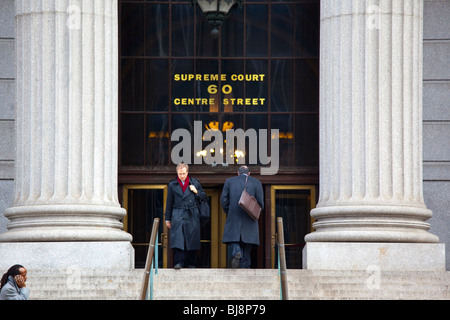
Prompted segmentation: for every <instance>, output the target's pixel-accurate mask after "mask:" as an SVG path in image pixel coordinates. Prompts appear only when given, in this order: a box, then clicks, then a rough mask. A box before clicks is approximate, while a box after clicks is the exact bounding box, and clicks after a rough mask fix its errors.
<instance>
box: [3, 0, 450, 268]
mask: <svg viewBox="0 0 450 320" xmlns="http://www.w3.org/2000/svg"><path fill="white" fill-rule="evenodd" d="M0 5H1V6H2V8H1V10H0V12H1V13H0V21H3V22H4V23H2V29H1V30H0V44H1V47H0V50H1V51H0V52H2V53H3V54H2V59H1V62H0V63H1V65H2V68H1V70H2V71H0V72H1V73H2V74H0V84H1V86H0V92H1V93H2V97H3V99H1V104H0V106H1V110H2V112H1V114H2V116H1V117H2V118H1V119H0V130H2V132H3V133H4V134H2V139H1V142H0V147H1V149H0V152H1V153H0V179H1V180H0V190H2V192H1V198H0V204H1V205H0V210H1V212H2V213H4V215H3V216H2V220H1V221H2V222H1V225H0V227H1V229H0V231H1V232H2V234H1V235H0V240H1V241H2V242H1V243H0V250H2V252H3V253H4V255H5V256H7V257H8V259H5V260H4V261H5V264H9V263H10V262H12V261H13V260H14V259H17V258H21V259H23V260H25V261H26V262H23V263H24V264H26V263H28V264H30V265H35V266H37V267H42V268H45V267H50V266H62V267H64V266H65V267H67V266H72V265H81V266H86V267H89V266H97V267H98V266H106V265H108V266H111V265H116V266H119V267H133V266H135V267H142V266H143V263H144V261H145V254H146V251H147V246H148V239H149V236H150V234H149V233H150V230H151V223H152V221H153V219H154V218H155V217H158V218H162V219H163V218H164V216H163V212H164V204H165V197H166V192H167V183H168V181H170V180H171V179H173V178H174V177H175V171H174V168H175V165H174V162H176V161H174V159H175V158H176V159H180V158H181V159H183V160H184V161H185V162H188V163H190V164H191V175H192V176H194V177H196V178H199V180H200V181H201V183H202V185H203V187H204V188H205V190H206V191H207V194H208V197H209V200H210V206H211V213H212V215H211V221H210V223H209V224H208V225H207V226H206V227H205V228H203V230H202V250H201V251H200V252H199V256H198V265H199V266H200V267H226V266H227V262H228V254H227V251H226V247H225V246H224V245H223V244H222V243H221V232H222V231H223V225H224V221H225V214H224V213H223V211H222V209H221V207H220V204H219V198H220V192H221V188H222V186H223V183H224V181H225V179H226V178H227V177H231V176H233V175H235V174H236V171H237V168H238V166H239V165H240V164H241V163H245V164H249V165H250V168H251V170H252V175H253V176H256V177H257V178H258V179H260V180H261V181H262V183H263V186H264V193H265V210H264V212H263V214H262V218H261V219H260V221H259V226H260V235H261V239H262V241H261V245H260V246H259V247H258V249H257V250H254V252H253V265H252V267H255V268H271V267H274V266H275V265H276V263H277V262H276V256H277V252H276V248H275V246H274V241H275V239H276V228H275V219H276V217H278V216H282V217H283V219H284V222H285V237H286V242H287V244H288V245H287V259H288V261H287V262H288V267H289V268H301V267H302V266H306V267H308V268H319V269H333V268H338V269H339V268H352V266H353V267H354V266H357V268H361V269H365V268H367V267H368V266H370V265H379V266H380V267H381V268H394V269H400V270H409V269H419V270H440V269H442V268H445V256H446V254H445V250H446V249H445V248H446V247H448V245H447V244H448V241H450V238H449V237H450V236H449V235H448V233H447V229H448V224H449V223H450V222H449V221H450V220H449V219H448V213H447V211H448V208H449V207H450V203H449V202H448V199H447V198H448V197H447V194H448V192H449V191H450V167H449V165H448V161H449V159H450V154H448V152H447V149H448V148H445V147H444V146H445V145H446V144H447V142H450V135H449V132H450V130H449V121H450V118H449V116H450V113H449V112H448V110H450V109H449V107H450V106H449V105H448V104H449V101H450V100H449V99H448V98H449V94H450V84H449V81H450V80H449V79H450V74H449V70H450V68H449V65H448V64H449V61H450V59H449V52H450V50H449V41H448V38H449V35H450V29H449V27H448V23H446V21H447V20H448V17H449V16H450V2H448V1H419V0H396V1H393V2H390V1H389V2H386V1H356V2H355V1H340V2H339V3H337V2H334V1H294V0H292V1H288V0H286V1H268V0H265V1H246V2H245V3H244V6H243V8H240V9H236V10H234V11H233V12H232V14H231V15H230V17H228V18H227V19H226V20H225V22H224V24H223V26H222V28H221V30H220V31H221V32H220V35H219V37H218V39H214V38H213V37H211V35H210V29H209V26H208V24H207V22H206V20H205V17H204V16H203V14H202V13H201V11H200V9H199V8H197V7H196V6H195V7H193V6H191V5H190V3H189V2H188V1H171V0H165V1H147V2H144V1H125V0H123V1H118V2H116V1H110V0H104V1H95V2H92V3H90V2H89V3H87V2H81V1H68V2H67V3H66V2H65V1H25V0H22V1H17V0H16V1H13V0H6V1H2V2H1V4H0ZM14 17H15V19H14ZM422 30H423V33H422ZM422 87H423V94H422ZM422 105H423V113H422ZM177 129H184V130H185V131H182V132H188V133H189V134H190V135H192V136H193V138H192V140H191V141H189V142H190V143H188V144H186V147H185V148H180V146H184V144H183V143H184V142H185V141H184V140H181V138H180V137H178V136H175V135H174V131H176V130H177ZM239 129H242V132H243V133H244V134H245V135H246V136H247V137H244V139H243V142H244V143H243V144H241V145H240V144H239V138H238V139H237V140H236V144H235V145H233V146H231V147H230V148H229V147H228V143H230V141H229V140H230V139H228V141H227V139H226V137H227V136H226V133H227V130H228V131H230V130H234V132H240V131H238V130H239ZM208 134H210V135H213V136H214V137H215V139H216V140H214V142H215V143H217V139H218V138H221V139H222V141H221V142H222V143H221V144H213V140H212V139H211V137H209V138H208ZM196 137H200V140H198V139H196ZM189 140H190V139H189ZM231 140H234V138H233V139H231ZM422 141H423V146H422ZM255 145H257V146H258V148H256V147H254V146H255ZM277 149H278V152H276V151H275V150H277ZM211 150H213V151H211ZM262 151H264V152H262ZM269 154H270V156H269ZM228 157H231V160H230V159H229V158H228ZM209 160H211V161H209ZM264 169H268V171H267V172H268V174H267V173H264ZM270 169H271V170H272V171H270ZM422 170H423V171H422ZM14 190H15V191H14ZM431 212H433V214H431ZM167 234H168V230H166V229H165V227H164V224H161V226H160V237H159V251H158V252H159V253H160V254H159V258H160V261H159V263H160V265H161V266H162V267H171V266H172V258H171V256H172V255H171V252H170V250H169V249H168V243H167V241H168V237H167ZM445 245H447V246H445ZM305 246H306V249H305ZM36 250H39V251H40V252H41V254H42V255H41V256H39V257H32V256H33V252H36ZM52 250H56V251H58V252H67V251H70V252H71V255H70V257H66V261H65V262H61V261H59V262H58V261H55V259H56V258H55V256H54V255H53V254H52V253H51V252H52ZM18 251H20V252H22V253H21V254H20V255H18V254H17V252H18ZM380 252H383V253H384V256H385V259H384V260H383V259H381V260H383V261H381V260H380ZM339 256H346V257H348V259H347V260H346V261H340V259H339ZM447 256H448V255H447ZM42 257H46V258H47V259H46V263H43V262H42V261H39V260H42ZM86 257H88V258H86ZM393 261H401V262H400V263H393ZM430 261H433V262H431V263H430ZM348 263H350V264H351V265H349V264H348ZM2 267H3V265H2Z"/></svg>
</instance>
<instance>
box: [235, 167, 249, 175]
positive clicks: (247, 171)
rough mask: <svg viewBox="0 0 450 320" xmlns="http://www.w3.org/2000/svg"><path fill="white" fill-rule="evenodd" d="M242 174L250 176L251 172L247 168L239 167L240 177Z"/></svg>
mask: <svg viewBox="0 0 450 320" xmlns="http://www.w3.org/2000/svg"><path fill="white" fill-rule="evenodd" d="M241 174H247V175H249V174H250V170H249V169H248V167H247V166H240V167H239V170H238V175H241Z"/></svg>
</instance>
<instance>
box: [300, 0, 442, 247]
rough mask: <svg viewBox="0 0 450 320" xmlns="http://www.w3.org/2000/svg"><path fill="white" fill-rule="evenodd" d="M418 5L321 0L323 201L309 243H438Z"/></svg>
mask: <svg viewBox="0 0 450 320" xmlns="http://www.w3.org/2000/svg"><path fill="white" fill-rule="evenodd" d="M422 17H423V0H394V1H391V0H380V1H369V0H367V1H365V0H357V1H355V0H340V1H335V0H322V1H321V59H320V61H321V69H320V71H321V79H320V81H321V84H320V86H321V94H320V101H321V103H320V196H319V203H318V205H317V208H316V209H314V210H312V212H311V216H312V217H313V218H314V219H315V220H316V222H315V223H314V224H313V227H314V228H315V230H316V231H315V232H313V233H310V234H309V235H307V237H306V241H307V242H340V241H344V242H416V243H418V242H422V243H431V242H437V241H438V238H437V237H436V236H435V235H432V234H431V233H428V232H427V230H428V229H429V224H428V223H427V222H426V220H427V219H429V218H430V217H431V215H432V213H431V211H430V210H428V209H427V208H426V206H425V204H424V200H423V195H422V81H423V80H422V79H423V78H422V46H423V44H422V42H423V40H422Z"/></svg>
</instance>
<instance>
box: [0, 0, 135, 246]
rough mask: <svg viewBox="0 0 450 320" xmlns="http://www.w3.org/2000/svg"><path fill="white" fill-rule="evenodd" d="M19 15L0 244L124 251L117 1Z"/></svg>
mask: <svg viewBox="0 0 450 320" xmlns="http://www.w3.org/2000/svg"><path fill="white" fill-rule="evenodd" d="M15 9H16V56H17V59H16V63H17V77H16V87H17V91H16V96H17V100H16V101H17V103H16V139H17V142H16V159H15V198H14V202H13V204H12V206H11V207H10V208H8V209H7V210H6V211H5V216H6V217H7V218H8V219H9V220H10V224H9V225H8V231H7V232H6V233H4V234H1V235H0V241H4V242H24V241H28V242H33V241H34V242H36V241H129V240H131V236H130V235H129V234H128V233H126V232H124V231H122V223H121V221H120V219H122V218H123V217H124V215H125V210H124V209H122V208H121V207H120V205H119V202H118V197H117V144H118V137H117V132H118V129H117V124H118V120H117V113H118V112H117V108H118V105H117V104H118V99H117V90H118V88H117V87H118V85H117V84H118V53H117V48H118V32H117V23H118V21H117V1H116V0H95V1H94V0H89V1H86V0H84V1H82V0H71V1H68V0H16V1H15Z"/></svg>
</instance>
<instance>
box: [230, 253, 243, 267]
mask: <svg viewBox="0 0 450 320" xmlns="http://www.w3.org/2000/svg"><path fill="white" fill-rule="evenodd" d="M240 264H241V253H240V252H238V253H236V255H235V256H234V257H233V259H232V260H231V267H232V268H233V269H236V268H239V265H240Z"/></svg>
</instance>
